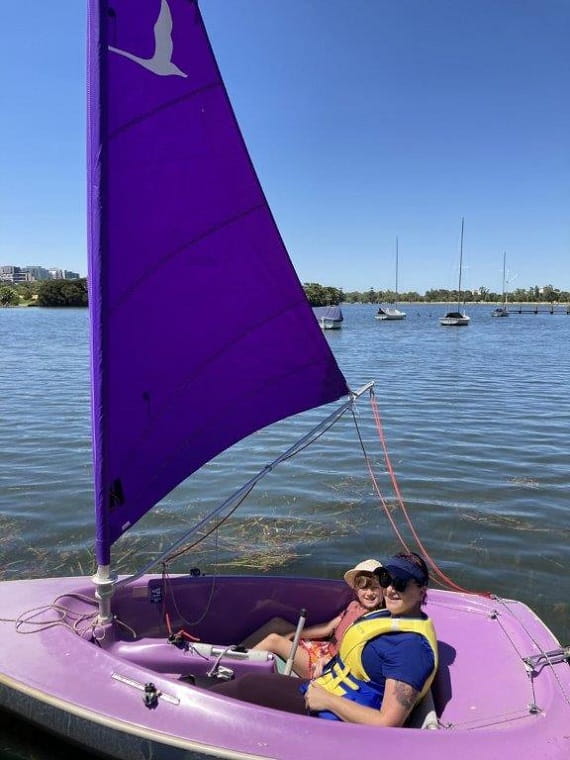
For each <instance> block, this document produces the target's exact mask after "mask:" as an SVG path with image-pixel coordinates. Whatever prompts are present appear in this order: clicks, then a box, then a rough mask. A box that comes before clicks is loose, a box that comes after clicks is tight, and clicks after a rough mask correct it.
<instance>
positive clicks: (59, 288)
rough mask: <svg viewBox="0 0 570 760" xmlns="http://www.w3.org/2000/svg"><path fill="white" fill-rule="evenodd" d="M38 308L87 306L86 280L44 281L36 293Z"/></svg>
mask: <svg viewBox="0 0 570 760" xmlns="http://www.w3.org/2000/svg"><path fill="white" fill-rule="evenodd" d="M38 305H39V306H87V280H86V279H85V278H84V279H81V280H46V281H45V282H42V284H41V287H40V289H39V293H38Z"/></svg>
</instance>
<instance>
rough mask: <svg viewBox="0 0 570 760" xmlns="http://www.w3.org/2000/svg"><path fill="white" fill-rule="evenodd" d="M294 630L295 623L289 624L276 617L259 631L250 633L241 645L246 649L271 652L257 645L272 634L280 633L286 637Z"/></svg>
mask: <svg viewBox="0 0 570 760" xmlns="http://www.w3.org/2000/svg"><path fill="white" fill-rule="evenodd" d="M294 630H295V626H294V625H293V623H289V621H288V620H284V619H283V618H280V617H274V618H271V620H268V621H267V623H265V624H264V625H262V626H261V628H258V629H257V631H254V632H253V633H250V634H249V636H248V637H247V638H245V639H243V641H242V642H240V643H241V645H242V647H245V648H246V649H254V648H255V649H265V650H266V651H271V650H267V647H260V646H256V644H259V642H261V641H263V639H265V638H266V637H267V636H268V635H269V634H270V633H279V634H281V635H282V636H285V635H286V634H287V633H292V632H293V631H294Z"/></svg>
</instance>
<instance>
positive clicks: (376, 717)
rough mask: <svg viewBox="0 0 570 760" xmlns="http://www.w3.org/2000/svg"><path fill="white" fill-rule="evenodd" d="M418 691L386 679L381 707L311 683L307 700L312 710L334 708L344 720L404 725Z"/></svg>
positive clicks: (369, 723)
mask: <svg viewBox="0 0 570 760" xmlns="http://www.w3.org/2000/svg"><path fill="white" fill-rule="evenodd" d="M417 696H418V692H417V691H416V690H415V689H414V688H413V687H412V686H410V685H409V684H407V683H404V682H403V681H396V680H394V679H393V678H388V679H386V688H385V691H384V699H383V701H382V707H381V708H380V710H375V709H374V708H372V707H365V706H364V705H359V704H357V703H356V702H351V701H350V700H348V699H344V698H343V697H340V696H337V695H336V694H330V693H329V692H328V691H325V690H324V689H322V688H321V687H320V686H317V685H316V684H314V683H311V685H310V686H309V688H308V689H307V694H306V699H305V701H306V703H307V707H309V709H311V710H315V711H319V710H331V712H334V713H335V715H338V717H339V718H340V719H341V720H345V721H348V722H349V723H367V724H368V725H371V726H403V725H404V723H405V721H406V718H407V717H408V715H409V714H410V712H411V710H412V707H413V706H414V705H415V703H416V699H417Z"/></svg>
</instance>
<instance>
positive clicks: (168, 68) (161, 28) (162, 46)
mask: <svg viewBox="0 0 570 760" xmlns="http://www.w3.org/2000/svg"><path fill="white" fill-rule="evenodd" d="M173 49H174V45H173V42H172V14H171V13H170V7H169V5H168V2H167V0H161V1H160V13H159V14H158V18H157V20H156V24H155V25H154V55H153V56H152V58H140V57H139V56H138V55H134V54H133V53H129V52H128V51H127V50H120V49H119V48H116V47H112V46H111V45H109V50H111V51H112V52H113V53H118V54H119V55H124V56H125V58H129V60H131V61H134V62H135V63H138V64H139V65H140V66H143V67H144V68H145V69H148V70H149V71H152V72H153V74H158V75H159V76H163V77H167V76H177V77H187V76H188V74H185V73H184V72H183V71H182V70H181V69H179V68H178V66H177V65H176V64H175V63H173V62H172V51H173Z"/></svg>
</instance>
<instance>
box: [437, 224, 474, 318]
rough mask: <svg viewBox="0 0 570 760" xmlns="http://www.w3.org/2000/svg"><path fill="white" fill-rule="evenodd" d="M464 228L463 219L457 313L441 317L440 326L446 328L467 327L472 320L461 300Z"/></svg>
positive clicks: (449, 312)
mask: <svg viewBox="0 0 570 760" xmlns="http://www.w3.org/2000/svg"><path fill="white" fill-rule="evenodd" d="M463 226H464V219H463V217H461V242H460V245H459V283H458V285H457V311H448V312H447V314H446V315H445V316H443V317H440V320H439V324H440V325H443V326H444V327H466V326H467V325H468V324H469V322H470V320H471V318H470V317H469V316H467V314H466V313H465V308H464V306H465V305H464V304H463V303H462V299H461V273H462V270H463Z"/></svg>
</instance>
